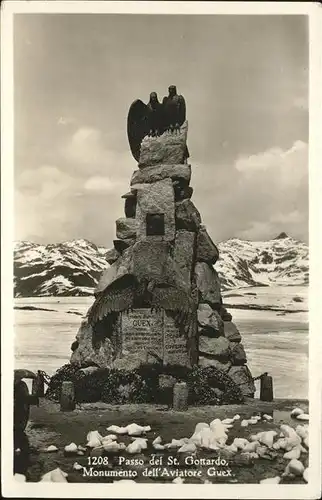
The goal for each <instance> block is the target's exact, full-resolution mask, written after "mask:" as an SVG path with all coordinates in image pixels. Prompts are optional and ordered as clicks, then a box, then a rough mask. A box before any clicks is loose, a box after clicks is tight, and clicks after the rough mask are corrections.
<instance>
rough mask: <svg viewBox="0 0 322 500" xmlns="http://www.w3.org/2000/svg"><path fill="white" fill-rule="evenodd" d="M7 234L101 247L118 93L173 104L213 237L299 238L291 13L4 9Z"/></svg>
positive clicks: (299, 142) (120, 162)
mask: <svg viewBox="0 0 322 500" xmlns="http://www.w3.org/2000/svg"><path fill="white" fill-rule="evenodd" d="M14 26H15V34H14V42H15V44H14V56H15V60H14V62H15V64H14V77H15V88H14V93H15V215H16V218H15V220H16V234H15V237H16V239H28V240H32V241H35V242H40V243H51V242H53V243H54V242H60V241H64V240H68V239H74V238H87V239H89V240H91V241H93V242H94V243H96V244H99V245H104V246H107V247H110V246H111V245H112V240H113V238H115V220H116V219H117V218H119V217H123V216H124V200H122V199H121V195H122V194H124V193H125V192H127V191H128V189H129V183H130V178H131V175H132V172H133V170H135V169H136V168H137V166H136V162H135V160H134V159H133V157H132V156H131V154H130V151H129V146H128V142H127V136H126V119H127V113H128V109H129V106H130V105H131V103H132V101H133V100H135V99H137V98H140V99H142V100H143V101H145V102H147V100H148V96H149V93H150V92H151V91H156V92H157V93H158V95H159V99H160V100H161V99H162V97H163V96H164V95H166V94H167V88H168V86H169V85H171V84H175V85H177V88H178V92H179V93H182V94H183V95H184V97H185V99H186V103H187V118H188V121H189V133H188V147H189V151H190V156H191V157H190V162H191V165H192V172H193V173H192V180H191V185H192V187H193V188H194V194H193V197H192V201H193V202H194V203H195V205H196V206H197V208H198V209H199V211H200V213H201V216H202V219H203V223H204V224H205V225H206V226H207V228H208V231H209V233H210V235H211V236H212V238H213V240H214V241H215V242H217V243H218V242H220V241H222V240H225V239H227V238H230V237H241V238H245V239H252V240H256V239H268V238H272V237H275V236H276V235H277V234H278V233H279V232H281V231H286V232H287V233H288V234H290V235H291V236H294V237H296V238H299V239H302V240H307V232H308V158H307V156H308V155H307V149H308V145H307V142H308V31H307V24H306V18H305V17H304V16H276V15H275V16H248V15H242V16H223V15H221V16H219V15H217V16H211V15H208V16H179V15H176V16H164V15H163V16H161V15H159V16H142V15H140V16H134V15H109V14H92V15H88V14H80V15H75V14H63V15H53V14H38V15H35V14H29V15H16V16H15V25H14Z"/></svg>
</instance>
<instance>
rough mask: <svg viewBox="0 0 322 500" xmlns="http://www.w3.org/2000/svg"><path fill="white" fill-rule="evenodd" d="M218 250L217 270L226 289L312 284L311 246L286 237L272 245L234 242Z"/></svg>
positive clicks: (241, 241)
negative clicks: (310, 279) (309, 282)
mask: <svg viewBox="0 0 322 500" xmlns="http://www.w3.org/2000/svg"><path fill="white" fill-rule="evenodd" d="M218 247H219V255H220V257H219V261H218V262H217V264H216V269H217V271H218V273H219V275H220V277H221V281H222V286H223V288H224V289H227V288H236V287H244V286H256V285H272V284H277V285H300V284H307V283H308V281H309V263H308V258H309V255H308V254H309V250H308V246H307V245H306V244H305V243H303V242H301V241H298V240H295V239H294V238H291V237H289V236H287V235H286V234H285V233H281V234H280V235H279V236H278V237H277V238H275V239H273V240H268V241H245V240H240V239H238V238H232V239H230V240H228V241H225V242H222V243H220V244H219V245H218Z"/></svg>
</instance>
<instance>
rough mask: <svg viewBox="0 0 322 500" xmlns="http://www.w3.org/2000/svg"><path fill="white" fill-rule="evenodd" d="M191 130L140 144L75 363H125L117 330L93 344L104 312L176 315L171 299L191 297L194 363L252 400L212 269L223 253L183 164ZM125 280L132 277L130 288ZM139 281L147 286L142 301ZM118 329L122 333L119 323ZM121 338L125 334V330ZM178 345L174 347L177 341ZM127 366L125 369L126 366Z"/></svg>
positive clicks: (243, 357) (236, 337) (248, 379)
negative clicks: (145, 310)
mask: <svg viewBox="0 0 322 500" xmlns="http://www.w3.org/2000/svg"><path fill="white" fill-rule="evenodd" d="M187 129H188V124H187V122H185V123H184V124H183V125H182V127H181V128H180V129H179V130H178V131H176V132H172V133H171V132H165V133H164V134H162V135H161V136H159V137H145V138H144V140H143V141H142V144H141V153H140V160H139V165H138V167H139V168H138V170H136V171H134V173H133V175H132V179H131V183H130V191H129V192H127V193H126V194H124V195H123V197H122V198H123V199H124V212H125V217H121V218H119V219H118V220H117V221H116V239H115V240H114V248H112V249H111V250H109V251H108V252H107V254H106V259H107V262H108V263H109V264H110V265H111V267H110V268H109V269H107V271H105V272H104V273H103V275H102V278H101V280H100V282H99V284H98V287H97V290H96V301H95V303H94V305H93V307H92V308H91V310H90V311H89V313H88V318H89V319H88V320H86V322H85V323H84V324H83V325H82V327H81V330H80V332H79V334H78V336H77V342H78V343H77V345H76V346H75V345H74V352H73V355H72V358H71V363H77V364H79V365H83V366H85V365H88V364H91V362H92V363H95V364H96V365H98V366H102V367H107V366H108V367H111V366H112V367H113V366H121V365H117V364H115V363H116V361H117V360H118V359H121V358H122V353H121V352H120V350H119V348H118V345H117V344H118V342H117V340H115V338H116V337H117V333H116V334H115V331H114V332H112V333H110V334H109V335H107V337H108V338H106V335H105V337H104V338H103V339H102V340H101V343H98V344H97V342H96V341H97V339H96V340H95V342H96V344H95V342H94V341H93V337H94V329H95V328H94V323H95V321H96V322H99V321H102V319H104V314H105V315H108V314H110V312H111V311H112V312H114V313H115V312H116V313H117V314H118V315H120V314H123V311H124V310H125V309H128V308H131V309H132V308H134V309H135V308H136V307H137V308H140V307H141V308H142V307H150V306H151V304H152V305H154V304H155V300H156V299H155V297H157V298H158V300H159V302H156V303H157V304H159V305H161V308H163V309H165V311H167V309H170V310H171V307H172V304H171V302H175V301H176V297H179V298H180V297H188V299H189V300H188V302H187V303H184V304H183V305H182V309H183V311H185V312H186V311H187V308H188V309H189V308H190V309H191V311H189V312H191V315H192V317H194V318H195V328H194V329H193V328H192V333H191V332H190V334H189V335H190V344H189V345H190V352H189V356H190V357H189V360H190V361H189V363H190V365H195V364H198V365H199V366H201V367H207V366H214V367H216V368H217V369H220V370H221V371H223V372H225V373H227V374H228V375H229V376H230V377H231V378H232V379H233V381H234V382H235V383H236V384H238V385H239V386H240V388H241V390H242V392H243V394H244V395H246V396H253V395H254V392H255V387H254V383H253V379H252V375H251V373H250V371H249V369H248V367H247V365H246V363H247V359H246V353H245V350H244V347H243V345H242V343H241V336H240V333H239V331H238V329H237V327H236V326H235V325H234V323H232V321H231V320H232V317H231V315H230V314H229V313H228V312H227V310H226V309H225V307H223V302H222V297H221V290H220V280H219V277H218V274H217V272H216V270H215V269H214V267H213V266H214V265H215V264H216V262H217V260H218V258H219V252H218V248H217V247H216V245H215V244H214V243H213V241H212V239H211V237H210V236H209V234H208V232H207V229H206V227H205V226H204V225H203V224H202V221H201V216H200V213H199V211H198V210H197V208H196V207H195V205H194V203H193V202H192V201H191V196H192V194H193V189H192V187H190V180H191V166H190V165H189V164H187V163H186V161H187V155H186V151H187V145H186V142H187ZM125 277H127V278H129V279H128V281H127V282H126V283H127V284H126V285H125V284H124V283H125V281H124V280H125ZM131 277H134V278H135V279H134V281H133V283H134V282H135V283H139V285H135V284H133V287H134V288H133V289H134V292H133V294H132V295H131V293H132V292H131V290H132V289H131V283H132V282H131V280H130V278H131ZM122 279H123V281H122ZM142 283H145V284H146V283H147V288H146V289H145V292H144V294H143V295H144V299H143V298H142V293H143V292H142V289H143V287H142ZM116 284H117V285H118V291H117V292H116V291H115V285H116ZM122 286H124V287H125V288H124V297H123V296H122ZM113 287H114V288H113ZM135 287H136V288H135ZM158 287H159V288H158ZM167 287H168V288H167ZM169 287H174V288H173V289H174V290H175V291H176V292H177V293H176V294H174V295H171V294H170V292H169V290H170V288H169ZM156 290H157V292H156ZM160 290H161V291H162V293H161V292H160ZM147 291H148V292H150V295H149V294H148V293H147ZM111 292H113V294H112V295H111ZM154 293H155V295H153V294H154ZM167 293H169V294H170V295H169V296H168V299H167ZM140 294H141V295H140ZM125 295H126V297H125ZM148 296H150V297H152V299H151V300H150V303H149V299H148V298H147V297H148ZM161 296H162V300H161V299H160V297H161ZM128 297H130V298H128ZM153 297H154V298H153ZM164 297H165V298H164ZM171 297H172V298H173V299H171ZM112 299H113V301H112ZM181 300H182V301H183V300H184V299H183V298H182V299H181ZM189 301H190V302H189ZM112 302H113V306H111V305H110V304H111V303H112ZM178 303H180V300H179V299H178ZM106 304H107V305H106ZM173 307H174V306H173ZM178 307H179V306H178ZM104 308H105V309H104ZM104 311H105V312H104ZM91 316H92V319H91ZM93 318H94V320H95V321H94V320H93ZM118 328H119V330H120V329H121V330H122V326H121V327H120V326H118ZM82 329H83V330H82ZM119 333H120V335H121V336H122V334H123V337H124V335H125V333H124V332H123V333H122V332H119ZM113 339H114V340H113ZM149 342H150V341H149ZM173 342H174V343H175V342H177V340H176V338H174V340H173ZM94 344H95V345H96V347H93V345H94ZM133 345H134V344H133ZM149 345H150V344H149ZM141 347H142V346H141ZM134 351H135V345H134V347H133V351H132V352H131V362H133V363H134V366H135V365H136V364H137V363H139V362H140V358H141V361H142V356H141V354H140V352H141V351H139V350H138V353H137V354H138V356H137V357H135V354H136V353H135V352H134ZM160 356H161V358H162V355H160ZM178 359H179V360H181V359H182V358H180V356H179V357H178ZM134 360H135V361H134ZM163 362H164V363H165V359H163ZM127 363H128V360H127V361H126V364H127ZM130 365H131V363H129V364H128V365H127V366H128V368H129V369H130Z"/></svg>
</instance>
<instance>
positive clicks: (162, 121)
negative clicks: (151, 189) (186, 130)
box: [127, 85, 186, 161]
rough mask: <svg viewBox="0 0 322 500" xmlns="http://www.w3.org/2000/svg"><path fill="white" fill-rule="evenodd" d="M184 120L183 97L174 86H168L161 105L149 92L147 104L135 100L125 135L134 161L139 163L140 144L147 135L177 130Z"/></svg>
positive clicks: (153, 93)
mask: <svg viewBox="0 0 322 500" xmlns="http://www.w3.org/2000/svg"><path fill="white" fill-rule="evenodd" d="M185 119H186V104H185V100H184V97H183V96H182V95H178V94H177V88H176V86H175V85H170V87H169V95H168V96H166V97H164V98H163V101H162V104H161V103H160V102H159V100H158V96H157V93H156V92H151V94H150V99H149V102H148V104H144V102H142V101H141V100H140V99H136V100H135V101H134V102H133V103H132V104H131V106H130V109H129V112H128V117H127V134H128V140H129V144H130V149H131V152H132V155H133V157H134V158H135V160H136V161H139V157H140V149H141V143H142V141H143V139H144V137H146V136H147V135H149V136H159V135H162V134H163V133H164V132H165V131H166V130H169V131H171V132H173V131H175V130H177V129H178V128H179V127H181V125H182V124H183V123H184V121H185Z"/></svg>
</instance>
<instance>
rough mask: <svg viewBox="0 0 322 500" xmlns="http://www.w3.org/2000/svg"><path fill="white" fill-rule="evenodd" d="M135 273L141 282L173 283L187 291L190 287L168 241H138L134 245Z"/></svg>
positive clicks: (155, 283)
mask: <svg viewBox="0 0 322 500" xmlns="http://www.w3.org/2000/svg"><path fill="white" fill-rule="evenodd" d="M133 274H134V276H135V277H136V278H137V280H138V281H139V282H141V283H142V282H150V283H152V284H154V285H171V286H172V287H175V288H178V289H181V290H185V291H186V292H188V291H189V288H190V283H187V282H186V280H185V278H184V276H183V275H182V272H181V270H180V268H179V267H178V266H177V265H176V263H175V261H174V260H173V258H172V257H171V255H170V243H169V242H167V241H138V242H137V243H136V244H135V245H134V246H133Z"/></svg>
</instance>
